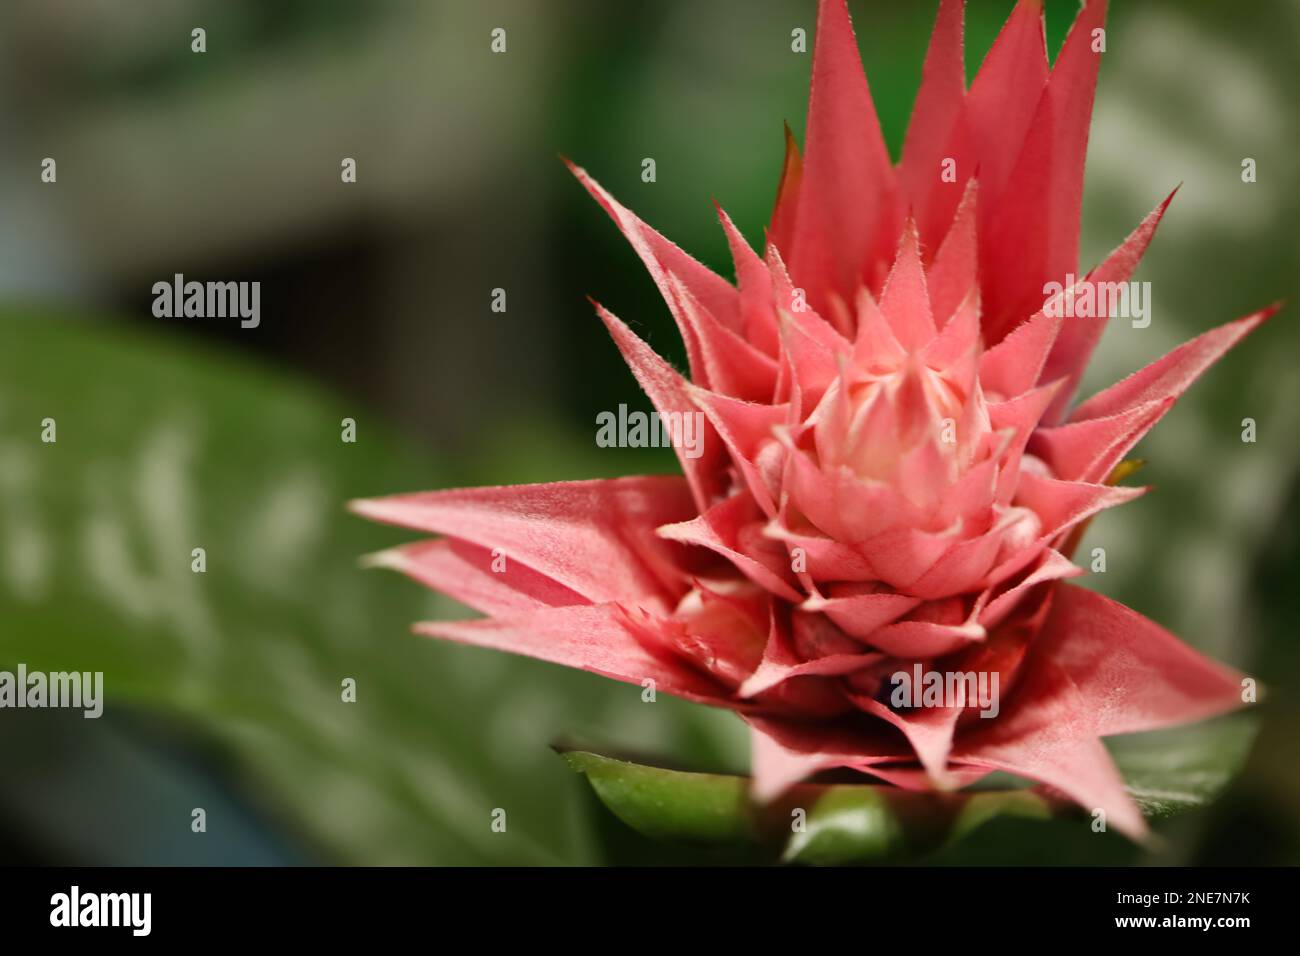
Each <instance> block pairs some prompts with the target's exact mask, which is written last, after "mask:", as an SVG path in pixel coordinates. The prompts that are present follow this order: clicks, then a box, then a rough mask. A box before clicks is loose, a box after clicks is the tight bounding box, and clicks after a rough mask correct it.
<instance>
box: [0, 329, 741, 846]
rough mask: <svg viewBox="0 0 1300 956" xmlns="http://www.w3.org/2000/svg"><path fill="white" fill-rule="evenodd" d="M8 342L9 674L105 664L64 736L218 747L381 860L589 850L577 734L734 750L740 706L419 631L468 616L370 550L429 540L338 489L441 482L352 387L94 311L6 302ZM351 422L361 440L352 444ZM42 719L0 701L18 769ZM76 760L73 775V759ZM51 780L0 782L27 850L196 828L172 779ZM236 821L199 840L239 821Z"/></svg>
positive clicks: (302, 812)
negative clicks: (607, 730) (129, 326)
mask: <svg viewBox="0 0 1300 956" xmlns="http://www.w3.org/2000/svg"><path fill="white" fill-rule="evenodd" d="M0 343H2V344H0V621H3V622H4V627H3V633H0V669H12V668H13V667H15V666H16V665H17V664H18V663H19V662H22V663H25V664H26V665H27V666H28V668H29V669H30V670H43V671H52V670H72V669H75V670H83V671H84V670H89V671H97V670H98V671H103V672H104V675H105V676H104V691H105V696H106V698H107V703H106V705H105V716H104V718H103V719H102V720H100V721H94V720H80V719H78V720H77V721H76V724H77V727H76V728H75V729H76V734H75V735H73V737H72V739H73V740H76V741H81V740H84V741H86V746H87V747H89V748H90V749H91V750H98V751H102V752H110V743H111V741H110V740H109V739H108V736H109V734H110V731H113V732H115V733H116V734H117V735H119V736H120V734H122V733H123V732H132V733H138V732H143V728H146V727H147V728H154V729H156V730H160V731H161V732H163V733H164V734H166V735H183V736H184V737H186V738H193V739H187V740H186V741H185V743H184V746H183V747H182V748H181V752H182V753H185V754H186V755H190V754H194V753H199V754H214V755H215V757H216V759H215V760H205V761H203V764H204V765H205V766H207V767H216V768H218V771H219V772H218V776H219V778H220V783H221V785H222V786H223V787H224V788H225V789H226V792H227V795H228V796H229V795H230V794H233V795H234V797H235V798H237V799H238V801H239V802H240V803H241V805H244V806H247V807H248V808H249V812H251V813H253V814H255V815H256V816H257V817H259V818H260V819H261V820H262V821H263V823H264V824H265V823H268V822H269V823H270V824H271V825H272V829H273V831H274V832H275V833H276V834H277V835H281V836H286V837H287V838H288V839H289V841H290V843H291V844H292V846H293V847H294V848H295V850H296V852H297V853H298V854H299V855H300V856H299V858H305V859H308V860H318V859H323V860H328V861H340V862H356V863H367V864H384V863H396V864H461V865H466V864H481V863H512V864H550V863H582V862H589V861H591V860H592V859H593V858H594V856H595V854H596V852H597V850H596V847H595V845H594V837H593V834H592V832H591V823H590V821H587V820H585V819H584V818H583V817H582V815H581V814H580V813H579V812H577V810H576V807H577V804H578V801H577V800H576V797H577V795H578V794H579V792H580V791H579V790H578V788H577V786H576V784H577V781H575V780H574V779H573V778H572V776H571V775H570V774H569V773H568V772H567V771H566V770H565V769H564V768H563V767H562V766H559V765H558V764H557V763H556V762H555V761H554V759H553V758H552V756H551V754H550V752H549V746H548V745H549V743H550V741H551V740H553V739H554V738H555V737H556V736H558V735H560V734H562V733H594V732H596V731H598V730H599V729H600V728H602V727H613V728H614V729H615V732H617V733H618V734H619V735H620V737H629V738H632V739H633V740H634V742H635V744H636V745H638V746H645V747H648V748H654V749H661V748H662V749H672V750H673V751H674V752H692V753H694V755H695V756H694V758H693V759H705V760H720V759H726V754H727V751H726V748H725V747H724V746H722V744H721V743H719V740H720V739H721V738H719V737H718V735H717V734H716V731H715V729H714V728H715V727H716V725H717V721H720V720H725V721H730V720H731V718H730V715H726V714H709V713H706V712H705V711H704V709H703V708H693V707H691V706H690V705H688V704H684V703H682V702H680V701H671V700H663V701H661V702H659V703H658V704H656V706H655V709H654V720H653V721H651V722H645V721H643V722H642V723H641V724H638V723H637V722H636V721H637V720H638V719H640V718H641V715H642V714H643V713H644V712H645V710H644V708H645V705H644V704H642V703H641V702H640V699H639V695H640V688H637V687H633V688H629V687H627V686H626V685H621V684H616V683H614V682H611V681H606V680H603V679H601V678H599V677H596V676H595V675H589V674H583V673H578V672H574V671H567V670H565V669H562V668H558V667H554V666H550V665H546V664H542V663H540V662H536V661H529V660H524V659H522V658H514V657H509V656H506V655H501V654H494V653H492V652H490V651H482V650H478V649H474V648H464V647H460V646H457V645H452V644H448V643H441V642H435V641H430V640H428V639H425V638H421V637H417V636H415V635H413V634H412V633H411V631H410V626H411V624H412V623H413V622H415V621H419V620H425V619H429V618H435V617H462V616H472V613H473V612H469V611H467V610H466V609H464V608H460V607H459V606H457V605H455V604H454V603H453V602H450V601H448V600H446V599H444V598H441V597H439V596H437V595H434V594H433V593H432V592H430V591H428V590H427V589H425V588H423V587H421V586H420V585H418V584H416V583H415V582H412V581H410V580H408V579H406V578H403V577H400V576H398V575H395V574H392V573H390V572H385V571H367V570H361V569H360V568H359V567H358V559H359V558H360V557H361V556H362V555H365V554H367V553H370V552H374V551H377V550H380V549H382V548H384V547H389V546H392V545H394V544H397V543H400V542H402V541H408V540H412V539H414V538H418V537H420V536H419V535H418V534H413V533H410V532H406V531H402V530H399V529H392V528H385V527H382V526H378V525H374V524H371V523H369V522H366V521H363V520H360V519H358V518H356V517H355V516H353V515H351V514H348V513H347V512H346V510H345V508H344V503H345V502H346V501H347V500H348V499H349V498H353V497H364V496H377V495H383V494H391V493H396V492H402V491H417V490H422V489H428V488H437V487H442V486H446V485H447V484H449V483H451V479H450V478H449V477H448V468H447V466H446V465H444V464H443V463H440V462H438V461H436V460H435V459H433V458H432V457H431V456H429V455H427V454H425V453H423V452H421V451H420V450H418V449H417V448H416V446H415V445H414V444H413V443H410V442H406V441H403V440H401V439H400V438H399V437H397V436H396V435H395V434H393V433H392V432H391V431H390V430H389V429H388V428H386V427H385V426H384V424H383V423H382V422H381V421H379V420H378V419H377V417H376V416H375V415H374V414H372V413H370V411H369V410H368V409H367V408H365V407H364V405H362V404H361V403H359V402H356V401H344V400H341V399H338V398H335V397H333V396H331V395H329V394H327V393H325V392H324V391H323V390H322V389H320V388H319V387H317V386H313V385H311V384H309V383H307V382H305V381H302V380H298V379H295V378H294V377H293V376H292V375H286V374H284V373H283V372H281V371H277V370H274V369H272V368H269V367H264V366H261V365H259V364H256V363H253V362H249V361H247V360H241V359H239V358H237V357H235V356H232V355H230V354H228V353H223V352H221V351H218V350H217V349H215V348H212V347H206V348H205V347H195V346H194V345H192V344H184V343H183V342H182V340H180V339H179V337H178V338H177V339H175V340H170V341H168V340H164V339H163V338H162V337H158V338H155V337H152V336H150V335H148V334H142V333H141V332H139V331H123V327H122V326H112V325H109V324H108V323H105V322H95V321H87V320H86V319H85V318H84V317H79V316H69V315H64V314H56V313H41V314H33V313H31V312H30V311H28V312H24V313H23V314H21V315H19V314H17V313H15V312H10V313H8V314H2V313H0ZM345 417H350V418H354V419H355V420H356V423H357V441H356V443H355V444H347V443H344V442H342V441H341V425H340V423H341V420H342V419H343V418H345ZM46 418H52V419H54V420H55V423H56V428H57V441H56V442H54V443H45V442H42V441H41V431H42V425H41V423H42V420H43V419H46ZM582 465H583V462H582V461H576V462H574V463H569V464H568V467H575V468H576V467H582ZM457 466H458V468H459V469H461V471H462V472H464V471H468V470H469V468H470V466H469V465H467V464H466V463H465V462H464V461H461V460H458V461H457ZM531 467H532V468H533V469H535V470H541V469H543V468H544V467H545V464H544V463H539V462H537V461H533V462H532V463H531ZM468 477H470V478H471V479H474V480H477V479H478V478H479V477H480V476H479V475H470V476H468ZM490 477H495V478H496V479H497V480H501V479H502V478H505V477H507V476H503V475H501V474H500V473H499V472H498V473H497V474H496V475H495V476H490ZM458 478H462V480H463V475H461V474H459V473H458ZM196 547H202V548H204V549H205V551H206V561H207V566H206V571H205V572H204V573H194V572H193V571H192V570H191V561H192V558H191V551H192V549H193V548H196ZM344 678H352V679H354V680H355V681H356V702H355V703H345V702H343V700H342V699H341V682H342V681H343V680H344ZM28 715H29V717H31V719H30V720H26V721H24V722H23V723H22V725H21V727H22V728H23V729H22V730H21V731H20V729H19V728H20V725H19V724H18V723H17V722H16V721H13V720H8V719H4V718H0V759H5V760H6V761H7V762H8V763H9V764H10V765H12V766H26V765H27V763H26V757H25V756H24V755H32V754H35V755H40V754H41V753H42V752H43V747H42V746H41V743H40V742H41V741H46V740H48V739H53V738H52V736H50V735H53V734H54V733H55V728H54V720H55V717H56V714H55V713H54V712H50V711H46V712H29V714H28ZM140 716H143V717H145V718H147V720H145V721H140V720H138V719H136V718H138V717H140ZM128 725H129V726H128ZM60 726H63V725H60ZM33 733H34V734H40V735H44V736H40V737H39V738H38V739H29V740H24V739H20V738H22V736H23V735H24V734H33ZM638 735H639V736H640V738H641V739H639V740H638V739H636V738H637V737H638ZM65 736H66V735H65ZM693 742H694V746H692V744H693ZM196 744H197V745H199V746H196ZM117 749H121V748H120V746H118V747H117ZM113 752H116V750H114V751H113ZM72 762H73V761H71V760H69V766H67V767H61V768H60V776H61V777H62V778H63V779H66V780H72V779H74V774H73V771H74V769H76V770H77V773H78V774H82V773H83V771H84V768H85V767H86V765H85V763H84V762H81V763H78V764H77V768H74V767H73V766H71V764H72ZM42 777H44V778H48V777H49V775H48V774H44V775H40V774H36V775H19V776H18V777H17V778H15V779H12V780H8V781H7V782H6V784H5V798H6V800H5V806H6V817H7V819H8V820H10V821H11V823H13V824H14V825H15V826H17V827H19V828H20V829H21V830H22V831H23V832H24V834H25V836H27V837H30V839H31V840H32V841H33V842H34V843H35V844H36V845H52V846H60V847H62V846H65V845H67V842H66V841H67V839H68V833H67V829H66V822H65V821H66V819H67V818H68V817H75V818H78V819H82V818H84V819H86V820H87V821H89V822H90V824H92V825H91V826H90V827H89V829H90V830H92V831H93V832H94V833H95V834H100V835H103V836H102V837H97V839H98V840H99V847H100V850H99V851H98V852H102V859H103V860H104V861H106V862H107V861H112V860H114V859H122V858H123V854H131V853H133V852H134V851H133V848H134V847H135V846H136V845H138V843H139V842H140V841H137V840H134V839H133V835H136V836H139V835H140V834H146V835H149V834H154V833H160V832H161V833H170V832H172V829H171V828H176V830H177V831H178V832H180V833H183V834H185V835H188V833H189V820H190V812H191V809H192V808H193V807H194V806H195V803H193V802H191V800H192V798H191V797H190V796H189V795H188V793H187V791H186V789H185V788H183V787H172V788H170V789H167V790H166V791H165V792H164V790H162V789H159V790H156V791H155V790H149V791H148V792H143V793H142V792H140V791H139V790H136V791H127V792H128V793H134V796H132V797H130V798H123V799H121V800H100V801H97V800H95V799H94V786H95V784H94V781H93V780H90V781H86V782H85V783H84V784H83V785H82V786H79V787H77V788H73V787H72V786H71V785H70V784H69V785H68V786H67V787H64V788H62V789H61V790H59V792H58V794H57V797H58V800H57V801H56V800H52V799H49V795H48V794H47V793H46V792H45V791H43V790H42V789H41V787H40V779H39V778H42ZM76 779H79V780H80V779H82V777H80V776H78V777H76ZM140 781H141V782H137V783H134V784H133V783H132V782H131V781H130V780H125V781H123V786H136V787H137V788H138V787H141V786H144V785H145V784H144V783H143V782H142V781H143V778H142V777H141V778H140ZM167 793H170V794H173V795H172V796H167V795H166V794H167ZM69 800H71V801H76V802H75V804H74V805H72V806H68V805H67V804H66V803H62V802H60V801H69ZM223 802H225V803H228V802H229V800H226V801H223ZM133 807H140V808H147V813H146V811H145V810H143V809H141V810H135V809H133ZM497 808H500V809H503V810H505V811H506V814H507V821H508V825H507V828H506V831H505V832H504V833H498V832H494V831H493V829H492V826H491V824H492V814H493V811H494V810H495V809H497ZM219 817H220V814H214V819H210V821H209V826H210V830H211V831H212V832H223V831H222V830H221V829H220V828H221V827H223V826H225V830H224V832H225V833H226V834H227V835H228V834H229V833H230V827H229V826H228V825H226V824H223V822H222V820H221V819H220V818H219ZM113 839H116V840H117V848H116V849H114V848H113V846H110V845H109V844H110V843H111V842H112V841H113ZM210 842H211V841H210ZM69 849H70V850H72V851H73V852H75V847H70V848H69ZM78 858H80V857H78ZM98 858H99V857H97V859H98ZM130 859H132V860H135V861H138V862H150V861H151V860H152V859H154V858H145V859H141V858H140V857H139V856H138V855H132V856H130Z"/></svg>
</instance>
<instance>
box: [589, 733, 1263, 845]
mask: <svg viewBox="0 0 1300 956" xmlns="http://www.w3.org/2000/svg"><path fill="white" fill-rule="evenodd" d="M1253 735H1254V722H1253V721H1252V720H1250V719H1249V718H1247V717H1243V716H1234V717H1230V718H1224V719H1221V720H1216V721H1210V722H1207V723H1204V724H1200V725H1196V726H1193V727H1184V728H1177V729H1175V730H1171V731H1161V732H1158V733H1151V734H1141V735H1135V736H1132V737H1126V738H1119V739H1117V740H1116V741H1114V742H1113V746H1112V749H1113V752H1114V754H1115V759H1116V762H1117V763H1118V764H1119V767H1120V770H1121V772H1122V773H1123V774H1124V778H1125V781H1126V782H1127V784H1128V788H1129V791H1130V792H1131V793H1132V794H1133V796H1134V798H1135V799H1136V800H1137V801H1138V803H1139V805H1140V806H1141V807H1142V810H1143V812H1144V813H1145V814H1146V815H1147V816H1148V817H1152V818H1163V817H1167V816H1171V815H1173V814H1175V813H1177V812H1180V811H1182V810H1188V809H1192V808H1194V807H1198V806H1201V805H1203V804H1205V803H1208V802H1209V801H1210V800H1211V799H1213V797H1214V796H1215V795H1216V794H1217V793H1218V791H1219V790H1221V789H1222V787H1223V786H1224V785H1225V784H1226V783H1227V782H1228V780H1229V779H1230V778H1231V776H1232V774H1233V773H1234V772H1235V771H1236V769H1237V768H1238V767H1239V766H1240V764H1241V762H1242V760H1243V759H1244V757H1245V754H1246V751H1247V750H1248V749H1249V745H1250V740H1251V738H1252V737H1253ZM563 755H564V758H565V759H566V760H567V761H568V763H569V766H571V767H572V768H573V769H574V770H576V771H578V772H580V773H582V774H584V775H585V776H586V777H587V780H588V781H589V782H590V784H591V787H592V789H593V790H594V791H595V793H596V795H597V796H598V797H599V798H600V800H601V802H602V803H604V805H605V806H606V807H608V808H609V810H610V811H611V812H612V813H613V814H614V815H615V816H617V817H618V818H619V819H620V820H622V821H623V822H624V823H626V824H627V825H628V826H630V827H632V828H633V829H634V830H636V831H638V832H639V833H641V834H643V835H645V836H648V837H652V838H654V839H658V840H668V841H677V842H681V843H685V844H692V845H713V846H731V847H734V848H735V849H737V850H738V851H741V852H747V851H750V850H752V849H754V848H761V849H762V850H763V851H764V852H765V853H766V855H767V857H768V858H769V859H771V860H773V861H776V860H780V861H781V862H785V863H808V864H818V865H842V864H854V863H888V862H905V861H910V860H915V859H918V858H921V857H924V856H926V855H927V854H929V853H932V852H935V851H937V850H940V849H943V848H945V847H948V846H951V845H953V844H955V843H957V842H959V841H960V840H962V839H963V838H964V837H966V836H968V835H969V834H970V833H972V832H974V831H975V830H976V829H977V828H979V827H980V826H982V825H983V824H984V823H986V822H988V821H990V820H993V819H995V818H999V817H1005V818H1018V819H1028V820H1047V819H1051V818H1054V817H1064V818H1076V817H1077V818H1078V820H1079V825H1080V826H1087V825H1088V822H1087V819H1086V818H1085V817H1084V816H1083V814H1082V813H1081V811H1079V809H1078V808H1077V807H1074V806H1073V805H1071V804H1068V803H1065V802H1063V801H1061V800H1058V799H1055V798H1053V797H1050V796H1048V795H1046V794H1045V793H1043V792H1041V791H1040V790H1037V789H1026V788H1016V789H975V790H967V791H964V792H961V793H917V792H911V791H905V790H900V789H898V788H895V787H888V786H880V785H873V784H804V785H801V786H798V787H795V788H793V789H791V790H790V791H789V792H787V793H786V794H785V795H784V796H783V797H781V798H780V799H779V800H777V801H776V802H774V803H772V804H770V805H767V806H764V807H759V806H757V805H756V804H754V803H753V801H751V800H750V799H749V797H748V790H749V780H748V779H747V778H745V777H738V776H728V775H719V774H704V773H687V772H684V771H679V770H667V769H663V768H659V767H652V766H646V765H643V764H637V763H631V762H629V761H626V760H619V759H615V758H613V757H606V756H601V755H599V754H595V753H591V752H589V751H581V750H572V751H566V752H564V754H563ZM796 820H798V821H800V824H801V825H800V826H798V827H796V826H794V824H795V822H796Z"/></svg>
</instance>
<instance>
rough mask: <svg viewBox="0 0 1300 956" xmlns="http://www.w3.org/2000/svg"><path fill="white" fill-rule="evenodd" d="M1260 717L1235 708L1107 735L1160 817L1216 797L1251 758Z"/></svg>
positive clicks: (1146, 805)
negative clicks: (1193, 720)
mask: <svg viewBox="0 0 1300 956" xmlns="http://www.w3.org/2000/svg"><path fill="white" fill-rule="evenodd" d="M1257 729H1258V722H1257V721H1256V720H1255V718H1254V717H1253V716H1251V715H1250V714H1245V713H1242V714H1231V715H1229V716H1227V717H1220V718H1218V719H1217V720H1209V721H1205V722H1203V723H1200V724H1192V725H1190V726H1187V727H1174V728H1171V729H1169V730H1159V731H1153V732H1151V733H1146V734H1129V735H1128V736H1124V737H1114V738H1111V739H1110V740H1108V741H1107V744H1108V746H1109V748H1110V752H1111V756H1113V757H1114V758H1115V764H1116V765H1117V766H1118V767H1119V769H1120V773H1121V774H1123V776H1124V783H1125V785H1126V786H1127V787H1128V792H1129V794H1131V795H1132V797H1133V799H1134V800H1136V801H1137V804H1138V806H1139V807H1141V808H1142V813H1143V814H1144V815H1145V816H1147V817H1148V818H1149V819H1153V820H1159V819H1163V818H1165V817H1171V816H1174V815H1175V814H1178V813H1182V812H1184V811H1186V810H1193V809H1195V808H1197V807H1201V806H1204V805H1205V804H1207V803H1209V802H1210V801H1212V800H1213V799H1214V798H1215V797H1216V796H1218V794H1219V792H1220V791H1222V790H1223V788H1224V787H1225V786H1227V785H1228V782H1229V781H1230V780H1231V779H1232V778H1233V777H1234V776H1235V775H1236V773H1237V771H1238V770H1240V769H1241V767H1242V765H1243V764H1244V763H1245V762H1246V757H1247V755H1248V754H1249V753H1250V745H1251V743H1252V742H1253V741H1254V739H1255V733H1256V731H1257Z"/></svg>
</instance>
